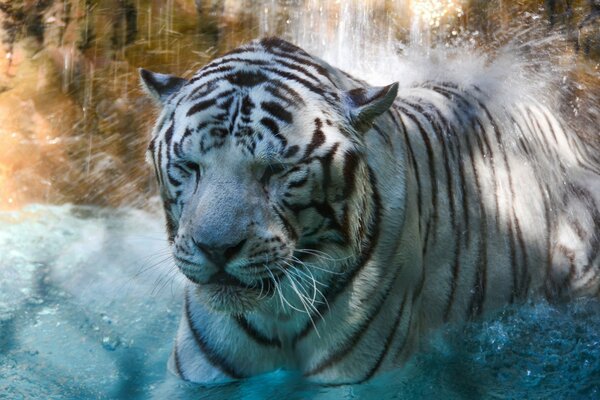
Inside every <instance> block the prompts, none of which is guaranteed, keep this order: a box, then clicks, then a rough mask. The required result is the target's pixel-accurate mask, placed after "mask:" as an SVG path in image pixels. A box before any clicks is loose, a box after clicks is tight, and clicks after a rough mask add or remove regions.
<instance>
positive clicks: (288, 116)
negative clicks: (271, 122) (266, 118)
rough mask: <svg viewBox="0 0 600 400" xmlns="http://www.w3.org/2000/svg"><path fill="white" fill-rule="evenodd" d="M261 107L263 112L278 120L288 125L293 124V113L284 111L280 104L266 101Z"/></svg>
mask: <svg viewBox="0 0 600 400" xmlns="http://www.w3.org/2000/svg"><path fill="white" fill-rule="evenodd" d="M260 106H261V108H262V109H263V110H265V111H266V112H268V113H269V114H271V115H272V116H273V117H275V118H277V119H278V120H280V121H283V122H285V123H287V124H291V123H292V120H293V117H292V113H291V112H289V111H287V110H286V109H284V108H283V107H282V106H281V105H280V104H278V103H275V102H274V101H266V102H263V103H260Z"/></svg>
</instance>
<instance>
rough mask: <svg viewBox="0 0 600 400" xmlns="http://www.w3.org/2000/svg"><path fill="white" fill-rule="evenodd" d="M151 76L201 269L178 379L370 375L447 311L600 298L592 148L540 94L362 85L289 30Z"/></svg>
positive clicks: (193, 272) (179, 255)
mask: <svg viewBox="0 0 600 400" xmlns="http://www.w3.org/2000/svg"><path fill="white" fill-rule="evenodd" d="M140 75H141V81H142V86H143V88H144V89H145V90H146V91H147V92H148V93H149V95H150V96H151V97H152V98H153V99H154V100H155V102H156V104H157V105H158V107H159V108H160V115H159V117H158V120H157V122H156V125H155V127H154V130H153V133H152V139H151V141H150V144H149V146H148V152H147V159H148V161H149V163H150V164H151V165H152V167H153V169H154V172H155V174H156V179H157V181H158V184H159V188H160V195H161V198H162V201H163V204H164V211H165V216H166V226H167V233H168V238H169V242H170V245H171V250H172V253H173V257H174V259H175V262H176V265H177V266H178V268H179V269H180V271H181V272H182V273H183V274H184V275H185V276H186V277H187V278H188V283H187V285H186V287H185V289H184V293H183V296H184V305H183V316H182V318H181V322H180V326H179V330H178V332H177V336H176V339H175V345H174V349H173V352H172V356H171V359H170V361H169V369H170V370H171V371H172V372H173V373H174V374H176V375H177V376H179V377H181V378H182V379H185V380H188V381H193V382H200V383H214V382H216V383H218V382H228V381H231V380H235V379H242V378H246V377H250V376H253V375H257V374H262V373H266V372H269V371H273V370H277V369H288V370H295V371H300V372H301V373H302V374H303V375H304V376H305V377H306V378H307V379H310V380H312V381H316V382H322V383H327V384H344V383H357V382H364V381H366V380H368V379H370V378H372V377H374V376H376V375H377V374H379V373H381V372H383V371H387V370H390V369H393V368H397V367H398V366H401V365H402V363H403V362H405V361H406V360H407V359H408V358H409V357H410V355H411V354H412V353H413V352H414V351H415V349H417V348H418V344H419V341H420V339H421V338H422V337H423V336H424V335H426V334H427V332H429V331H431V330H432V329H434V328H436V327H439V326H440V325H442V324H444V323H446V322H449V321H461V320H466V319H469V318H476V317H478V316H480V315H481V314H482V313H485V312H488V311H491V310H496V309H498V308H499V307H502V306H503V305H505V304H509V303H513V302H518V301H522V300H524V299H526V298H530V297H547V298H550V299H553V300H557V299H565V298H572V297H574V296H597V294H598V291H599V286H600V271H599V270H600V266H599V259H600V254H599V248H600V246H599V243H600V237H599V234H598V232H599V231H600V229H598V228H599V227H598V224H599V222H598V221H599V220H600V218H599V215H600V211H599V209H598V204H599V201H600V180H599V176H600V175H599V173H600V166H599V165H598V163H597V157H594V155H593V150H586V148H587V149H594V147H593V146H594V144H593V143H584V142H583V140H584V139H583V138H582V137H579V136H577V135H575V134H574V133H573V132H570V131H568V130H567V128H566V127H565V126H564V125H562V124H561V123H560V122H559V121H558V120H557V119H556V117H555V116H554V113H553V112H552V110H551V109H549V108H547V107H546V106H544V105H542V104H540V103H538V102H537V101H536V100H535V99H534V98H529V97H526V95H523V96H522V97H520V98H515V99H514V102H513V103H511V104H507V105H502V104H498V103H497V102H495V101H494V98H493V96H491V95H490V94H488V93H486V91H485V90H484V89H482V88H479V87H476V86H472V87H461V86H459V85H457V84H454V83H452V82H444V81H440V82H432V81H428V82H423V83H422V84H421V85H419V86H416V87H411V88H403V89H402V90H401V91H400V93H399V85H398V83H392V84H390V85H388V86H384V87H366V86H365V84H364V82H362V81H359V80H357V79H354V78H353V77H352V76H350V75H348V74H346V73H344V72H342V71H340V70H338V69H336V68H334V67H333V66H331V65H328V64H327V63H325V62H324V61H322V60H320V59H318V58H316V57H313V56H311V55H309V54H307V53H306V52H305V51H303V50H302V49H300V48H298V47H296V46H294V45H292V44H290V43H288V42H286V41H283V40H280V39H276V38H268V39H262V40H258V41H254V42H251V43H249V44H248V45H245V46H242V47H240V48H238V49H236V50H233V51H232V52H230V53H227V54H225V55H223V56H222V57H220V58H217V59H215V60H214V61H212V62H211V63H209V64H208V65H206V66H204V67H203V68H201V69H200V70H199V71H198V72H197V73H196V74H195V75H194V76H193V77H192V78H190V79H183V78H178V77H175V76H171V75H165V74H159V73H153V72H150V71H147V70H143V69H142V70H140Z"/></svg>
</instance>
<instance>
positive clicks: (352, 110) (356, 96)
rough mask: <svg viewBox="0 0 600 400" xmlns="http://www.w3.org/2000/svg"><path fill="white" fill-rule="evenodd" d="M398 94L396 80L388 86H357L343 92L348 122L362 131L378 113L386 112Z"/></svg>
mask: <svg viewBox="0 0 600 400" xmlns="http://www.w3.org/2000/svg"><path fill="white" fill-rule="evenodd" d="M397 94H398V82H395V83H392V84H391V85H388V86H382V87H370V88H358V89H352V90H349V91H347V92H345V93H344V96H343V97H344V103H345V106H346V109H347V110H348V114H349V118H350V123H351V124H352V126H354V127H355V128H356V129H358V130H359V131H364V130H366V129H368V127H369V126H371V123H372V122H373V120H374V119H375V118H377V117H378V116H379V115H381V114H383V113H384V112H386V111H387V110H388V109H389V108H390V107H391V106H392V103H393V102H394V100H395V99H396V95H397Z"/></svg>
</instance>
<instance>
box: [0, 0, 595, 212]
mask: <svg viewBox="0 0 600 400" xmlns="http://www.w3.org/2000/svg"><path fill="white" fill-rule="evenodd" d="M533 27H535V28H536V31H537V32H538V33H539V32H542V38H541V39H543V37H544V36H545V37H547V38H548V39H549V41H550V42H553V43H547V44H546V45H545V46H546V47H545V49H546V50H547V49H551V51H553V52H554V53H560V54H564V55H568V56H569V58H568V60H569V61H565V62H568V63H570V64H575V67H574V68H571V69H570V72H569V74H570V75H569V77H568V82H566V83H565V84H566V85H568V86H569V88H568V89H569V90H566V91H565V93H566V94H567V98H566V99H565V105H568V107H569V108H571V109H572V110H571V111H572V112H574V113H575V114H576V113H577V112H578V110H577V108H578V107H580V105H581V104H583V103H584V102H585V99H586V96H588V97H589V96H590V95H592V98H595V96H597V95H598V94H599V93H600V92H599V91H598V87H599V86H600V84H599V82H598V76H599V68H600V67H599V63H600V0H531V1H530V0H512V1H510V0H496V1H484V0H347V1H340V0H337V1H315V0H266V1H249V0H196V1H195V2H194V1H192V0H0V37H1V40H2V45H1V47H0V210H11V209H12V210H15V209H20V208H21V207H22V206H23V205H25V204H28V203H50V204H62V203H67V202H68V203H76V204H88V205H98V206H120V205H133V206H136V207H144V206H145V205H146V204H148V199H149V198H151V197H152V196H153V195H154V194H155V193H156V188H155V183H154V181H153V176H152V175H151V174H150V171H149V168H148V166H147V165H146V164H145V162H144V152H145V147H146V143H147V141H148V136H149V132H150V129H151V125H152V122H153V118H154V116H155V110H154V109H153V107H152V104H151V103H150V102H149V101H148V100H147V99H146V98H145V97H144V96H143V94H142V93H141V91H140V89H139V86H138V77H137V68H139V67H142V66H143V67H144V68H148V69H151V70H154V71H157V72H164V73H172V74H177V75H180V76H184V77H190V76H191V75H192V74H193V73H194V71H195V70H197V69H198V68H200V67H201V66H202V65H204V64H206V63H207V62H209V61H210V60H211V59H213V58H215V57H218V56H219V55H221V54H223V53H224V52H226V51H228V50H231V49H233V48H235V47H236V46H238V45H240V44H243V43H245V42H247V41H248V40H250V39H253V38H256V37H260V36H264V35H278V36H281V37H283V38H285V39H288V40H291V41H293V42H295V43H297V44H299V45H300V46H302V47H304V48H305V49H307V50H308V51H311V52H313V53H315V54H317V55H319V56H322V57H324V58H325V59H326V60H327V61H330V62H332V63H334V64H335V65H337V66H340V67H342V68H346V69H348V70H350V72H352V73H356V72H357V71H363V72H364V71H367V72H368V70H369V68H371V72H373V75H374V76H376V73H375V71H373V70H374V69H376V68H381V65H382V64H381V62H379V63H375V62H373V60H374V59H379V60H381V59H382V57H384V56H385V54H388V55H389V54H391V53H394V54H395V55H396V54H402V52H403V51H406V49H407V48H408V47H409V46H410V45H412V46H413V47H414V45H415V44H418V45H422V47H426V48H433V47H436V46H454V45H456V44H457V43H459V44H460V45H462V46H465V45H466V46H470V47H472V48H481V49H486V48H490V49H493V48H496V47H498V46H497V44H498V43H501V44H502V43H505V42H506V41H507V40H514V37H515V35H517V36H518V35H521V34H523V33H524V32H525V33H526V32H527V31H528V30H531V29H532V28H533ZM557 32H559V33H560V38H561V39H560V40H558V39H557V37H558V36H554V35H555V34H556V33H557ZM525 36H526V35H525ZM541 39H540V37H539V35H538V37H537V40H538V41H539V40H541ZM526 40H528V39H523V45H527V43H525V42H526ZM548 51H550V50H548ZM534 56H535V55H534ZM363 75H369V74H368V73H365V74H363ZM367 78H368V76H367ZM375 83H376V82H375ZM582 102H583V103H582ZM592 108H594V107H592ZM595 108H596V112H597V108H598V107H597V106H596V107H595ZM592 111H594V110H592Z"/></svg>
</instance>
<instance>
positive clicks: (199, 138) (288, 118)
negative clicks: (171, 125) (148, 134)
mask: <svg viewBox="0 0 600 400" xmlns="http://www.w3.org/2000/svg"><path fill="white" fill-rule="evenodd" d="M237 79H241V78H240V77H239V76H238V78H237ZM244 79H250V78H244ZM194 92H197V91H195V90H191V91H190V92H189V94H187V96H186V97H187V99H189V100H188V101H185V102H180V103H179V104H178V106H177V108H178V110H177V112H176V113H175V115H176V116H175V118H177V119H182V120H183V121H184V125H185V131H184V132H183V134H182V135H181V138H180V142H181V143H182V145H183V143H184V142H186V141H188V139H189V142H190V143H188V144H187V145H186V147H189V146H194V147H195V148H194V149H193V150H194V151H196V150H197V151H199V152H200V154H201V155H202V154H206V153H207V152H209V151H212V150H215V149H219V148H222V147H225V146H226V145H231V144H234V145H235V147H239V148H240V149H241V150H242V152H243V153H244V154H246V155H249V156H253V157H259V158H264V159H273V158H278V157H283V158H287V157H291V156H293V155H295V154H296V153H298V150H299V146H306V145H309V144H310V142H311V140H312V139H313V136H314V132H315V131H317V135H318V136H319V138H318V139H319V140H322V141H323V142H324V141H325V133H323V129H322V127H323V124H324V123H323V119H324V120H325V121H326V122H325V124H327V125H329V126H332V125H333V123H332V122H331V120H330V119H329V118H326V117H324V116H322V115H321V114H315V113H311V112H310V110H314V108H313V107H307V106H306V104H305V102H304V101H302V102H299V101H293V96H294V95H298V94H297V93H296V92H295V91H294V90H293V89H291V88H289V87H287V86H285V85H284V86H282V85H278V84H277V82H271V81H265V82H262V83H261V84H259V85H256V86H253V87H252V88H248V87H239V86H236V85H233V84H231V83H230V82H229V81H227V80H223V81H222V82H220V84H218V85H213V87H212V90H210V91H209V92H208V93H206V94H205V95H203V96H199V97H198V96H194ZM311 114H313V115H311Z"/></svg>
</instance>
